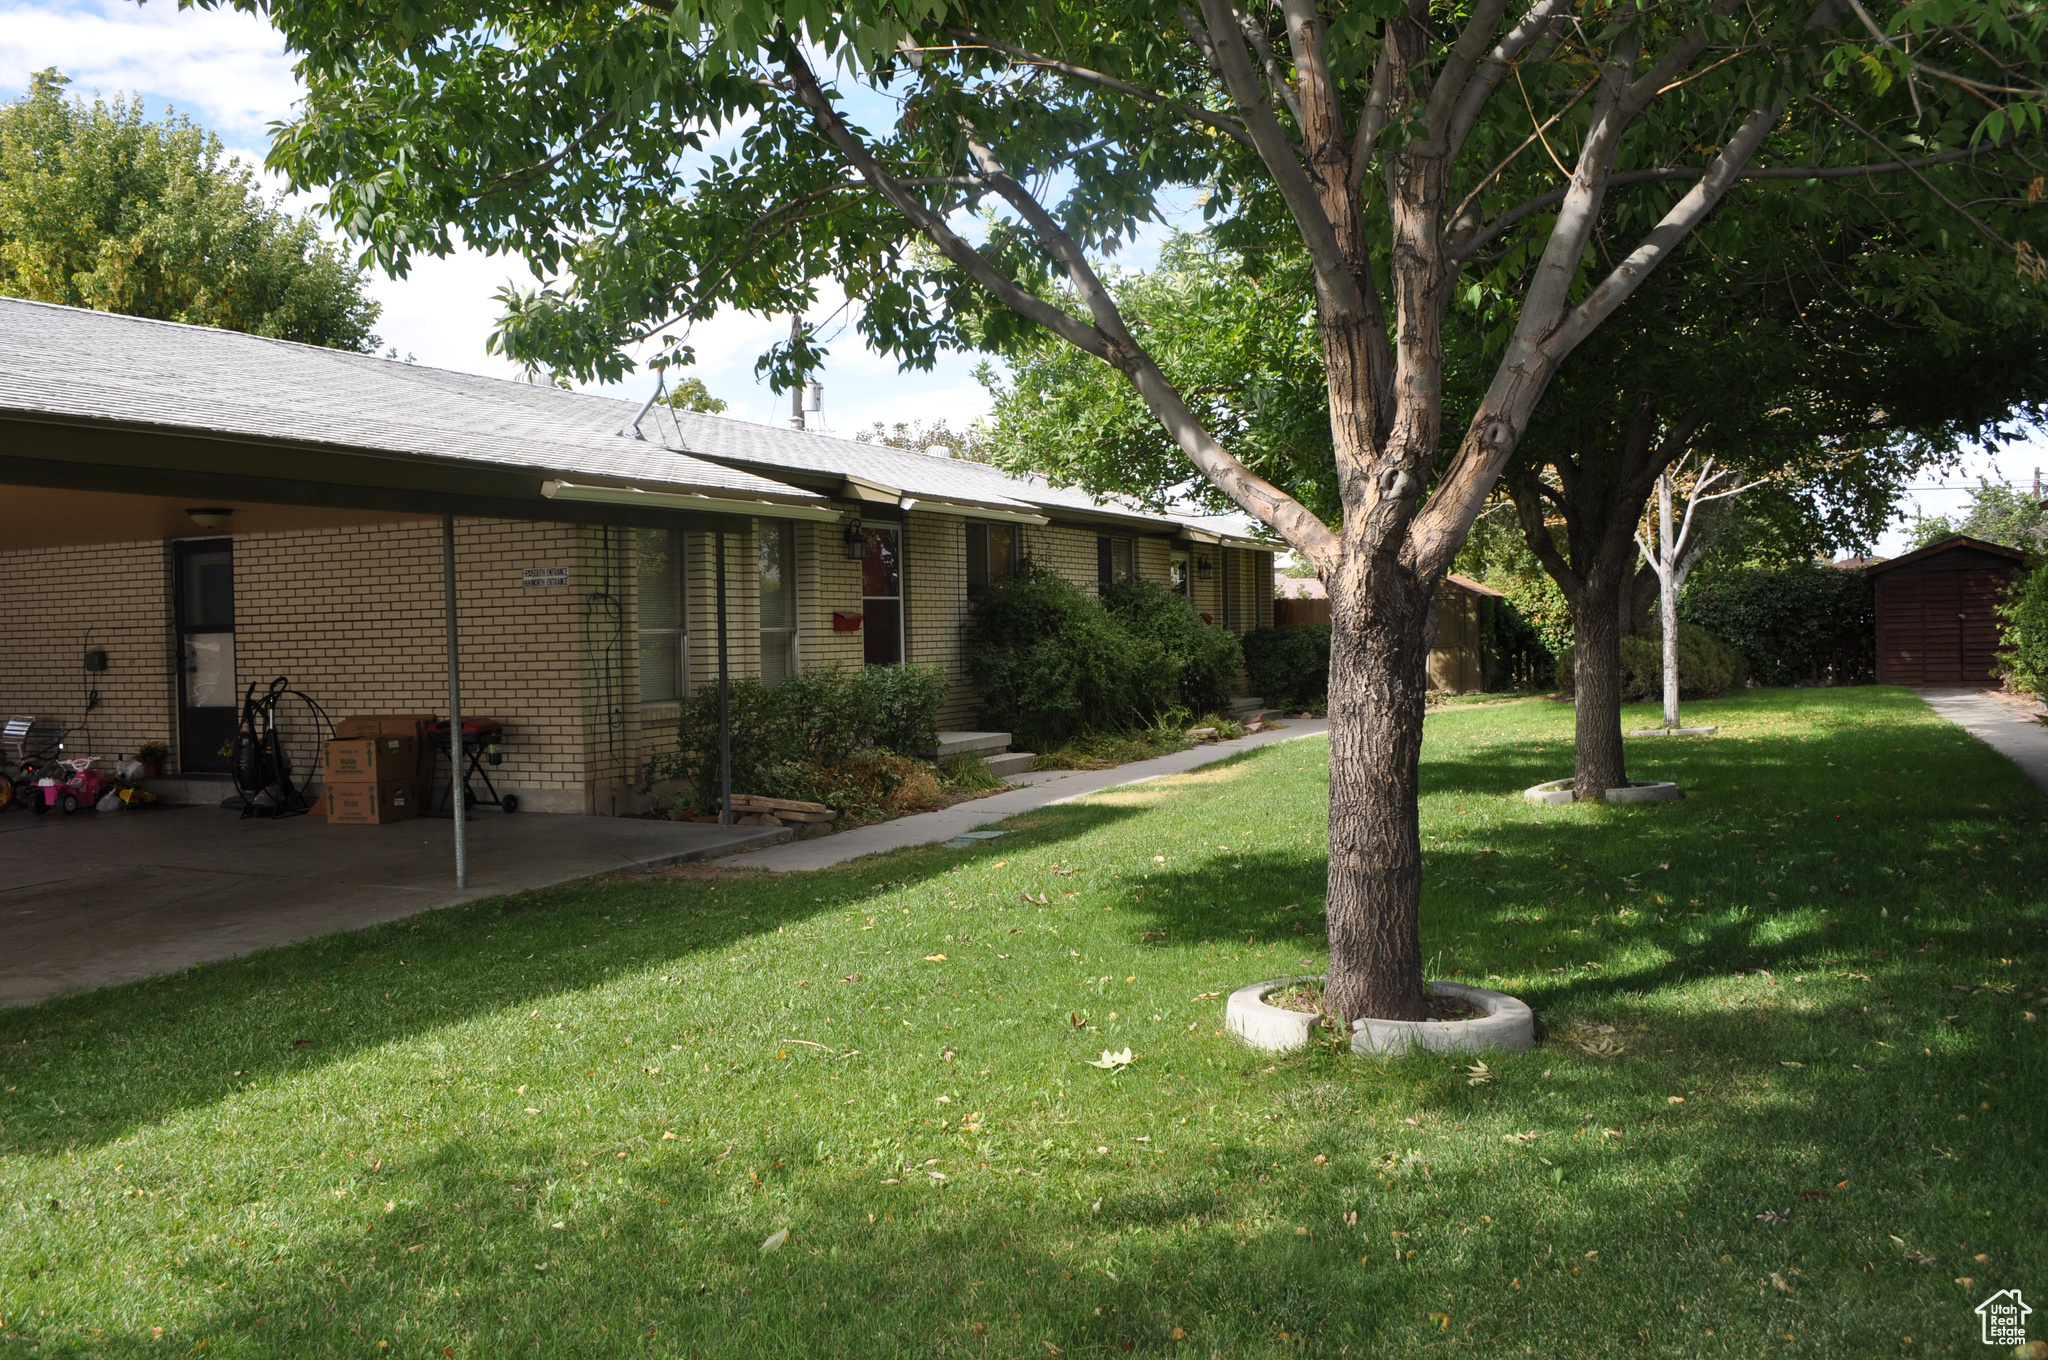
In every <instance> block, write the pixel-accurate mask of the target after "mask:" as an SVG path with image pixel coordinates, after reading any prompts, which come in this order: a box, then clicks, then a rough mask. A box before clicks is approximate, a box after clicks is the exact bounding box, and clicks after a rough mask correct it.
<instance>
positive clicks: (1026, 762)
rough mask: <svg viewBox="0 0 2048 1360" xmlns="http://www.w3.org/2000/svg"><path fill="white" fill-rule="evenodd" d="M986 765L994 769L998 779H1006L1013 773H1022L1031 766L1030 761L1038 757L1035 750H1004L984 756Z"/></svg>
mask: <svg viewBox="0 0 2048 1360" xmlns="http://www.w3.org/2000/svg"><path fill="white" fill-rule="evenodd" d="M983 759H985V760H987V761H988V767H989V768H990V769H991V770H994V771H995V773H996V777H997V778H998V779H1008V778H1009V777H1010V776H1011V775H1013V774H1023V773H1024V772H1025V771H1026V770H1028V769H1030V768H1031V762H1032V761H1034V760H1036V759H1038V753H1037V752H1036V751H1006V752H1003V753H1002V754H1000V755H993V756H985V757H983Z"/></svg>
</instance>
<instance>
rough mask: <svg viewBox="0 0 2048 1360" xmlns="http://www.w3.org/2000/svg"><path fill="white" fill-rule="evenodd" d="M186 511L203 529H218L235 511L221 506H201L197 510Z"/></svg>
mask: <svg viewBox="0 0 2048 1360" xmlns="http://www.w3.org/2000/svg"><path fill="white" fill-rule="evenodd" d="M185 513H186V514H187V515H189V516H191V518H192V522H193V523H194V524H196V525H198V526H199V527H200V528H202V529H218V528H220V526H221V525H223V524H226V523H227V522H228V517H229V516H230V515H232V514H234V513H235V512H234V511H232V510H224V509H221V508H219V507H210V506H201V507H200V508H198V509H196V510H187V511H186V512H185Z"/></svg>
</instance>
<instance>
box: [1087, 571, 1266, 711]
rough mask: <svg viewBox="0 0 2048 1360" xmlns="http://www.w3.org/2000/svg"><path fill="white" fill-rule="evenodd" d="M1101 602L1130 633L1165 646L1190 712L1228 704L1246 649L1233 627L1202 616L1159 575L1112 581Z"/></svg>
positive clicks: (1224, 706)
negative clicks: (1220, 625) (1120, 582)
mask: <svg viewBox="0 0 2048 1360" xmlns="http://www.w3.org/2000/svg"><path fill="white" fill-rule="evenodd" d="M1102 603H1103V606H1104V607H1105V608H1106V609H1108V610H1109V612H1110V615H1111V617H1113V618H1115V619H1116V620H1117V622H1119V623H1121V624H1122V625H1123V626H1124V628H1125V630H1126V631H1127V632H1129V633H1130V634H1131V635H1132V636H1134V637H1138V638H1148V639H1150V640H1152V641H1154V642H1157V643H1158V644H1159V645H1160V646H1161V647H1164V648H1165V649H1166V658H1167V660H1168V661H1169V662H1170V663H1171V664H1172V666H1173V670H1174V684H1175V688H1176V690H1177V691H1178V693H1179V696H1180V702H1181V704H1182V705H1183V706H1184V707H1185V708H1186V709H1187V710H1188V711H1189V712H1190V713H1208V712H1211V711H1213V710H1216V709H1224V708H1228V707H1230V691H1231V690H1232V689H1234V688H1235V687H1236V685H1237V677H1238V676H1239V675H1240V674H1242V673H1243V671H1244V650H1243V648H1241V647H1240V646H1239V645H1238V642H1237V638H1236V637H1235V635H1233V634H1232V633H1231V632H1230V630H1229V629H1227V628H1218V627H1217V626H1216V625H1215V624H1213V623H1205V622H1203V620H1202V616H1201V615H1200V614H1198V613H1196V612H1195V607H1194V605H1192V604H1190V603H1189V602H1188V599H1187V597H1186V596H1184V595H1182V594H1181V593H1180V592H1179V591H1176V590H1172V589H1169V588H1168V587H1166V586H1163V585H1161V584H1159V583H1158V582H1157V581H1130V582H1126V583H1125V584H1123V585H1115V586H1111V587H1109V589H1107V590H1105V591H1104V592H1103V593H1102Z"/></svg>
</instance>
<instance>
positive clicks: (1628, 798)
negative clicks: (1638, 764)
mask: <svg viewBox="0 0 2048 1360" xmlns="http://www.w3.org/2000/svg"><path fill="white" fill-rule="evenodd" d="M1683 797H1685V794H1684V793H1682V792H1681V791H1680V790H1679V787H1678V785H1676V784H1674V783H1672V782H1671V781H1670V780H1668V779H1631V780H1629V781H1628V787H1626V788H1620V789H1609V790H1608V791H1607V801H1608V802H1610V803H1670V802H1675V801H1676V800H1678V799H1680V798H1683Z"/></svg>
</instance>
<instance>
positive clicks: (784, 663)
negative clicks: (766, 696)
mask: <svg viewBox="0 0 2048 1360" xmlns="http://www.w3.org/2000/svg"><path fill="white" fill-rule="evenodd" d="M757 546H758V548H759V555H760V562H761V683H762V684H764V685H774V684H779V683H781V682H782V680H784V679H785V678H786V677H787V676H788V675H789V674H790V672H792V671H794V670H795V669H796V526H795V525H793V524H785V523H781V522H779V521H776V520H762V521H760V536H759V539H758V545H757Z"/></svg>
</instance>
